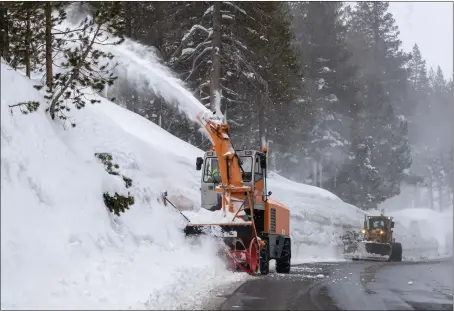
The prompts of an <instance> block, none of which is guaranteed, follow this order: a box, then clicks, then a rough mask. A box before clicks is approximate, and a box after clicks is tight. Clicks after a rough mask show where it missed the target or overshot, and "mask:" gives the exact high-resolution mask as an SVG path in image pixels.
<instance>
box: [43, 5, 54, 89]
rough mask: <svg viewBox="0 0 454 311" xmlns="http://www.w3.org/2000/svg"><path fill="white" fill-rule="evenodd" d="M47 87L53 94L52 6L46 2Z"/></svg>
mask: <svg viewBox="0 0 454 311" xmlns="http://www.w3.org/2000/svg"><path fill="white" fill-rule="evenodd" d="M45 10H46V85H47V87H48V89H49V92H52V84H53V72H52V4H51V3H50V1H47V2H46V8H45Z"/></svg>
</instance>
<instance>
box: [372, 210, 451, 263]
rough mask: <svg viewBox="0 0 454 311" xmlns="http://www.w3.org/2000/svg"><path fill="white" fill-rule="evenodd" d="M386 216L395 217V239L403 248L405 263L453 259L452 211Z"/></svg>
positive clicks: (401, 213)
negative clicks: (407, 261) (433, 259)
mask: <svg viewBox="0 0 454 311" xmlns="http://www.w3.org/2000/svg"><path fill="white" fill-rule="evenodd" d="M376 213H377V212H375V214H376ZM386 214H387V215H389V216H392V217H394V222H395V223H396V225H395V228H394V232H395V237H396V240H397V241H399V242H401V243H402V245H403V256H404V259H405V260H420V259H426V258H440V257H448V256H452V254H453V249H452V233H453V230H452V221H453V213H452V209H449V210H446V211H443V212H438V211H434V210H431V209H428V208H405V209H400V210H399V209H397V210H389V211H388V212H387V213H386Z"/></svg>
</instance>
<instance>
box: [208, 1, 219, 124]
mask: <svg viewBox="0 0 454 311" xmlns="http://www.w3.org/2000/svg"><path fill="white" fill-rule="evenodd" d="M213 7H214V9H213V38H212V40H211V44H212V50H211V60H212V68H211V77H210V107H211V110H212V111H216V114H217V115H218V116H219V117H220V116H221V92H220V91H221V90H220V89H221V83H220V81H221V80H220V79H221V54H220V53H221V2H215V3H214V4H213Z"/></svg>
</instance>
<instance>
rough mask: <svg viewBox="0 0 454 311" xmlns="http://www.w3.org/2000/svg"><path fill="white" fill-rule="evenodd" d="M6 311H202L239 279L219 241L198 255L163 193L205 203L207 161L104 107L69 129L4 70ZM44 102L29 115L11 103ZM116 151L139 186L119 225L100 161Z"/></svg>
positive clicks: (114, 182) (114, 183)
mask: <svg viewBox="0 0 454 311" xmlns="http://www.w3.org/2000/svg"><path fill="white" fill-rule="evenodd" d="M1 77H2V79H1V148H2V153H1V172H2V174H1V193H2V196H1V204H2V209H1V251H2V258H1V264H2V273H1V285H2V294H1V295H2V301H1V307H2V308H21V309H27V308H42V309H48V308H57V309H59V308H68V306H70V307H71V308H77V309H80V308H82V309H92V308H94V309H100V308H102V309H126V308H133V309H143V308H148V309H163V308H166V309H169V308H171V309H175V308H182V309H187V308H200V306H201V303H202V301H203V299H204V298H205V297H206V296H208V295H209V291H210V290H211V289H212V288H213V287H215V286H218V285H220V284H223V283H228V282H231V281H233V280H235V281H236V280H238V278H244V277H246V276H245V275H244V274H234V273H231V272H228V271H226V270H225V267H224V266H223V265H222V263H221V262H220V261H219V260H218V259H217V257H216V256H215V249H214V248H215V247H214V244H213V243H212V241H210V240H208V239H206V241H203V244H200V245H191V244H189V243H187V242H186V241H185V240H184V237H183V235H182V234H181V231H180V229H181V228H182V227H183V226H184V224H185V223H184V221H183V219H182V217H181V216H180V215H179V214H178V213H176V212H175V211H173V210H171V209H170V208H167V207H164V206H163V205H161V204H160V203H158V202H157V198H158V197H159V194H160V193H161V191H163V190H169V192H172V193H178V194H180V195H184V196H185V197H187V198H189V200H191V201H193V202H196V203H194V204H198V203H199V200H200V198H199V196H198V194H197V191H198V188H199V185H198V176H197V172H196V171H195V170H194V169H193V166H194V163H193V162H194V161H193V159H194V157H195V156H196V155H198V154H200V151H199V150H197V149H196V148H194V147H191V146H190V145H188V144H186V143H184V142H183V141H181V140H180V139H178V138H176V137H173V136H172V135H170V134H168V133H166V132H164V131H162V130H161V129H160V128H159V127H157V126H156V125H154V124H153V123H151V122H148V121H146V120H144V119H143V118H141V117H139V116H137V115H135V114H133V113H131V112H129V111H126V110H124V109H122V108H120V107H118V106H116V105H115V104H113V103H110V102H108V101H106V100H103V101H102V103H101V104H97V105H94V106H92V105H89V106H87V107H86V108H84V109H82V110H81V111H71V112H70V114H71V116H72V117H73V118H74V122H76V123H77V127H76V128H68V126H67V127H66V129H64V127H63V126H62V124H61V123H60V122H58V121H52V120H50V119H49V117H48V116H47V115H46V114H45V113H44V109H45V107H44V103H45V101H44V99H43V97H42V94H40V93H39V92H38V91H36V90H35V89H34V88H33V87H32V85H33V82H32V81H30V80H28V79H26V78H25V77H23V76H21V75H20V74H19V73H17V72H15V71H13V70H12V69H11V68H10V67H9V66H7V65H5V64H3V63H2V65H1ZM28 100H37V101H40V102H41V103H42V104H43V105H42V106H43V107H40V109H39V110H38V111H37V112H34V113H31V114H30V115H23V114H21V113H20V111H19V110H17V109H15V110H14V113H13V114H11V113H10V109H9V108H8V105H13V104H17V103H18V102H20V101H28ZM96 152H109V153H111V154H112V156H113V162H115V163H118V164H119V166H120V172H121V173H122V174H124V175H126V176H128V177H130V178H131V179H132V180H133V186H132V188H130V189H131V190H130V191H131V194H132V195H134V197H135V201H136V203H135V204H134V205H133V206H132V207H131V210H129V211H127V212H126V213H125V214H123V215H122V216H121V217H120V218H117V217H112V216H111V215H110V213H108V212H107V210H106V208H105V207H104V203H103V199H102V193H103V192H105V191H121V189H122V188H124V187H122V181H121V180H119V179H117V177H115V176H112V175H109V174H108V173H107V172H106V171H105V170H104V166H103V165H102V164H101V163H100V162H99V161H98V160H97V159H96V158H95V157H94V153H96Z"/></svg>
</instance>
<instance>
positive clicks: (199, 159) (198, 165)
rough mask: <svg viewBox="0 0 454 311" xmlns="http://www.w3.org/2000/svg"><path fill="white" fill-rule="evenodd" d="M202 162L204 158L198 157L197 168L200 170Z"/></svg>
mask: <svg viewBox="0 0 454 311" xmlns="http://www.w3.org/2000/svg"><path fill="white" fill-rule="evenodd" d="M202 164H203V158H202V157H197V160H196V162H195V168H196V170H198V171H200V170H201V169H202Z"/></svg>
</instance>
